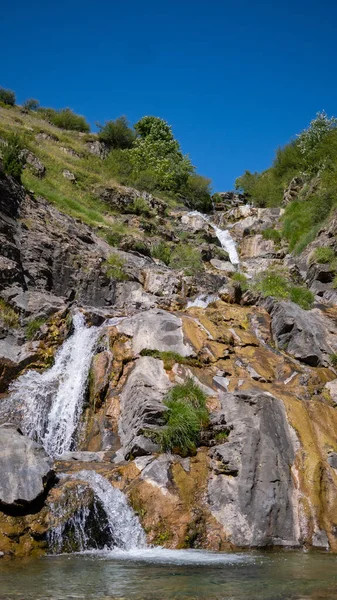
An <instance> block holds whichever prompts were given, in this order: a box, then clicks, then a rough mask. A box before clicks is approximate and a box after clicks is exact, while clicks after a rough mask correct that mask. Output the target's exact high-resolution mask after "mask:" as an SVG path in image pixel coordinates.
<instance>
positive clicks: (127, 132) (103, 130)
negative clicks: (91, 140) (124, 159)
mask: <svg viewBox="0 0 337 600" xmlns="http://www.w3.org/2000/svg"><path fill="white" fill-rule="evenodd" d="M98 139H99V140H100V141H101V142H104V144H106V145H107V146H108V147H109V148H114V149H116V148H120V149H125V148H132V145H133V142H134V140H135V132H134V131H133V129H131V127H129V123H128V120H127V118H126V117H124V116H123V117H119V118H118V119H116V120H115V121H107V123H105V125H99V134H98Z"/></svg>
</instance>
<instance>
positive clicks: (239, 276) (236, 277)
mask: <svg viewBox="0 0 337 600" xmlns="http://www.w3.org/2000/svg"><path fill="white" fill-rule="evenodd" d="M231 279H232V281H237V283H239V284H240V287H241V289H242V291H243V292H245V291H246V290H248V288H249V284H248V281H247V277H246V276H245V275H244V274H243V273H233V275H232V277H231Z"/></svg>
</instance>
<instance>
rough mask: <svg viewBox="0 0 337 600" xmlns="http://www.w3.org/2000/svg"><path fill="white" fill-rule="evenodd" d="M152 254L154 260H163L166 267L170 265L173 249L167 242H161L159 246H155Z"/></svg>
mask: <svg viewBox="0 0 337 600" xmlns="http://www.w3.org/2000/svg"><path fill="white" fill-rule="evenodd" d="M151 254H152V256H153V258H158V260H161V261H162V262H163V263H165V265H169V264H170V259H171V249H170V247H169V246H168V245H167V244H165V242H159V244H156V245H155V246H153V248H152V251H151Z"/></svg>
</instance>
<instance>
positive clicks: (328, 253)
mask: <svg viewBox="0 0 337 600" xmlns="http://www.w3.org/2000/svg"><path fill="white" fill-rule="evenodd" d="M334 258H335V253H334V251H333V249H332V248H327V247H325V246H322V247H321V248H315V250H314V252H313V254H312V257H311V262H312V263H319V264H323V265H326V264H329V263H330V262H331V261H333V260H334Z"/></svg>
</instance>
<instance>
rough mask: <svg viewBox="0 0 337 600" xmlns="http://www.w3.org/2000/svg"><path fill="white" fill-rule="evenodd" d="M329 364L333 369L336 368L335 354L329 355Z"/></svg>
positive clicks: (336, 356) (336, 357)
mask: <svg viewBox="0 0 337 600" xmlns="http://www.w3.org/2000/svg"><path fill="white" fill-rule="evenodd" d="M330 362H331V364H332V366H333V367H335V368H336V367H337V354H336V352H334V353H333V354H330Z"/></svg>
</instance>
